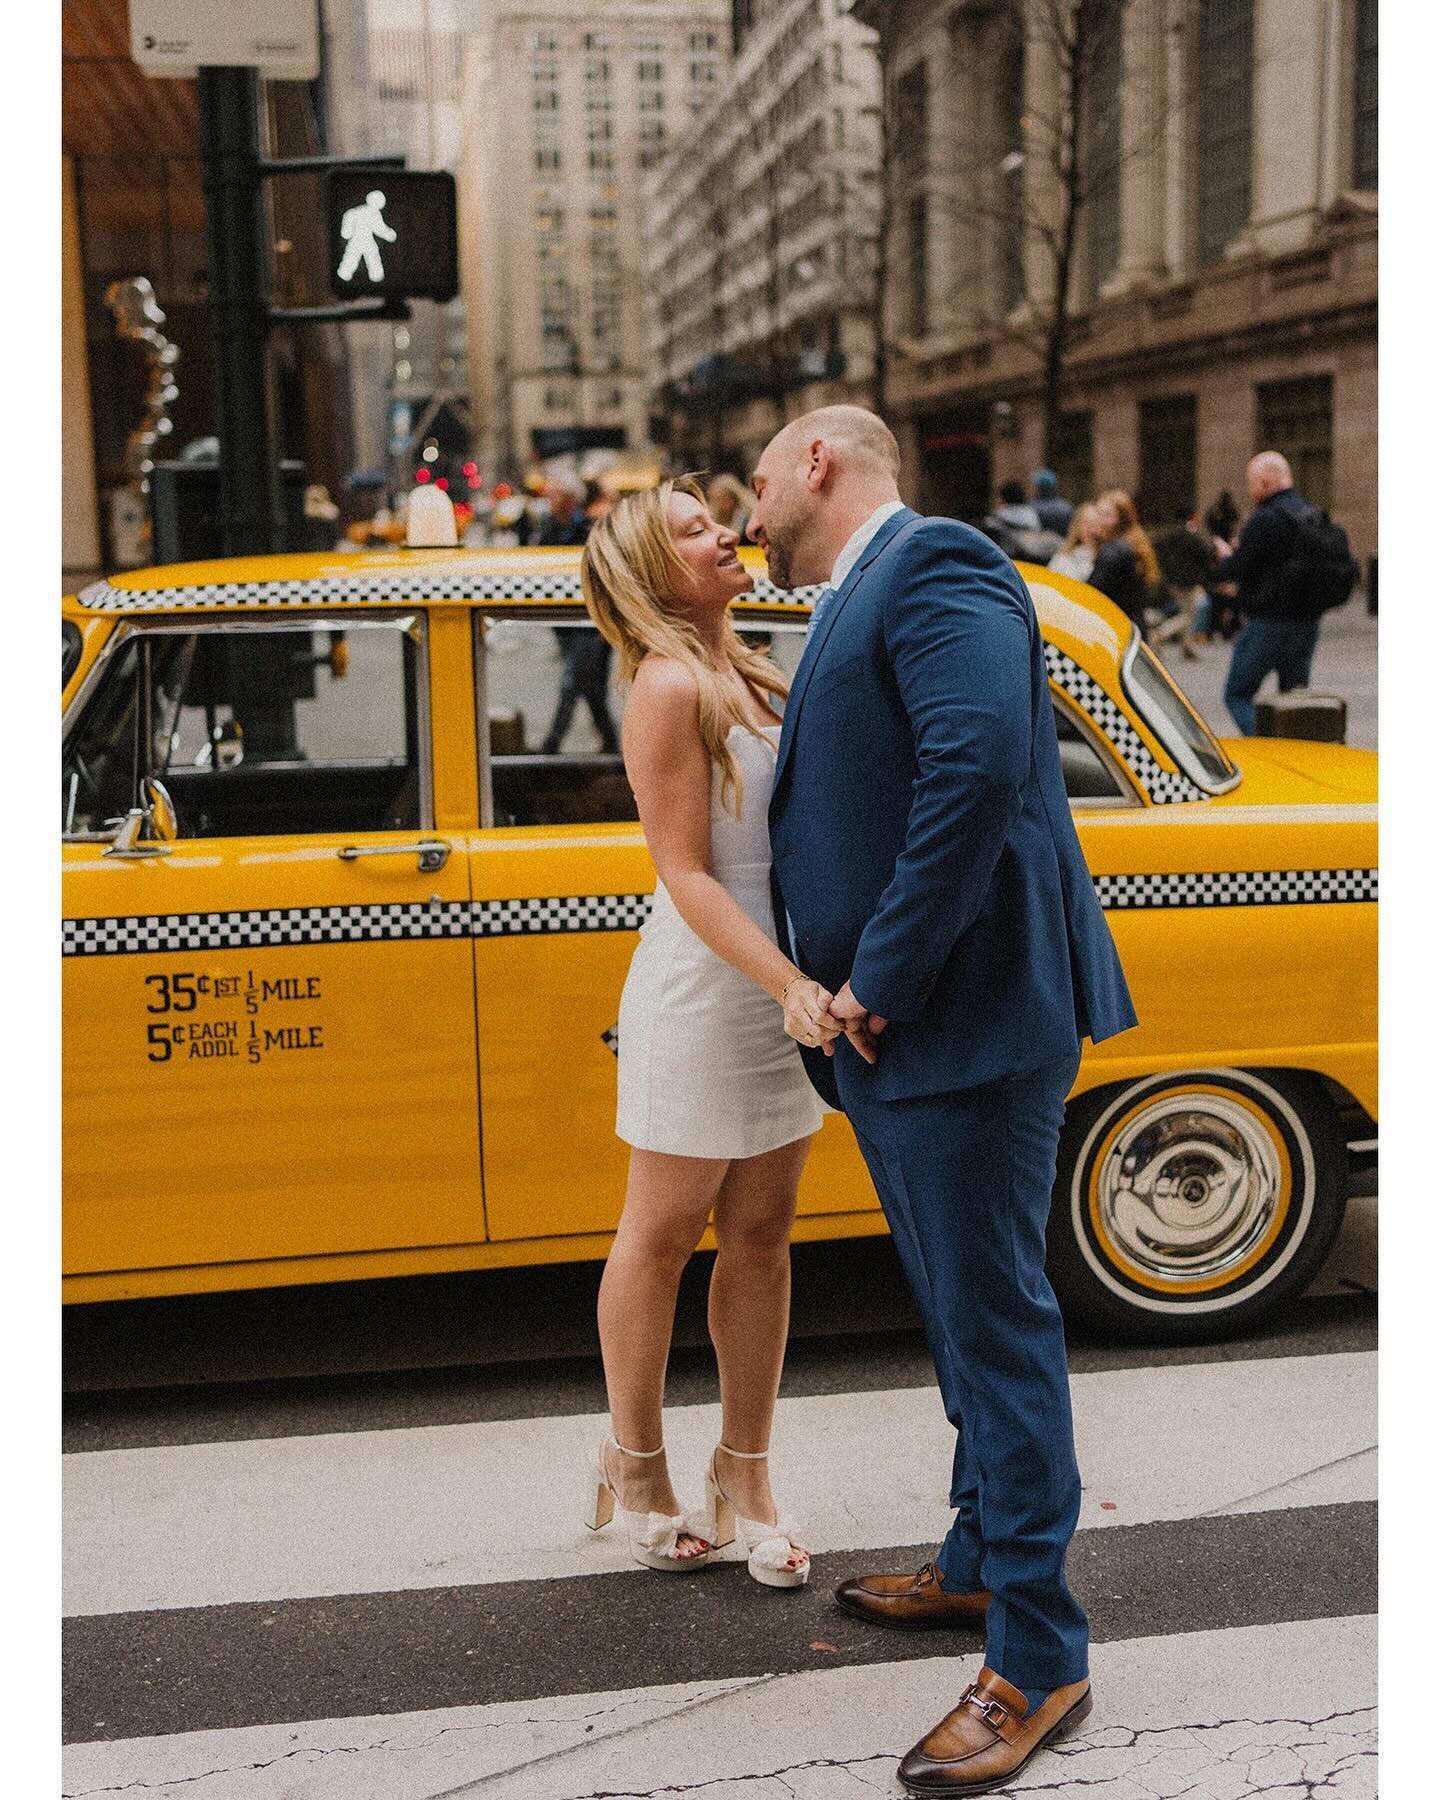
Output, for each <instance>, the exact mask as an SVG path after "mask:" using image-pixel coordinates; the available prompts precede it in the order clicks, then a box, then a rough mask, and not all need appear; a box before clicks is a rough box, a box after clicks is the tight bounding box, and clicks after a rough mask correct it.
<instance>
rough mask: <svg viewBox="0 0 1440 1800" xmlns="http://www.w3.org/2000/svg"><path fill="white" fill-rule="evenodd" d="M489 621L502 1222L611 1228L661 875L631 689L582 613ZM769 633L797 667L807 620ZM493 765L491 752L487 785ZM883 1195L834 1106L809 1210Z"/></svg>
mask: <svg viewBox="0 0 1440 1800" xmlns="http://www.w3.org/2000/svg"><path fill="white" fill-rule="evenodd" d="M479 630H480V632H481V636H482V638H483V642H481V643H478V644H477V651H476V654H477V666H478V668H479V669H480V670H481V697H482V716H484V715H485V714H488V719H489V726H488V736H489V750H490V754H489V757H488V777H489V780H488V792H482V805H483V806H484V807H485V808H486V811H485V813H484V815H483V816H485V818H486V819H487V826H486V828H485V829H482V830H481V831H480V832H478V833H477V834H476V835H475V836H474V838H473V839H472V841H471V845H470V854H471V865H472V871H473V873H472V880H471V885H472V889H473V892H474V920H475V925H474V929H475V934H476V937H475V1004H476V1014H477V1019H478V1023H479V1040H480V1067H481V1084H480V1085H481V1109H482V1110H481V1124H482V1132H481V1136H482V1140H483V1143H484V1158H485V1200H486V1215H487V1218H488V1221H489V1226H490V1235H491V1237H492V1238H495V1239H543V1238H553V1237H561V1236H563V1237H579V1236H587V1235H590V1234H596V1233H603V1232H610V1231H613V1230H614V1229H615V1226H616V1223H617V1222H618V1220H619V1217H620V1206H621V1202H622V1200H623V1198H624V1192H625V1174H626V1168H627V1165H628V1161H629V1149H628V1147H627V1146H626V1145H625V1144H623V1143H621V1142H620V1140H619V1139H618V1138H617V1137H616V1135H615V1078H616V1051H615V1043H616V1039H615V1027H616V1024H617V1020H618V1015H619V1007H620V990H621V988H622V987H623V986H624V985H625V975H626V972H627V970H628V969H629V966H630V958H631V956H632V954H633V953H634V949H635V945H636V942H637V941H638V932H639V928H640V926H641V924H642V923H643V922H644V920H645V917H646V915H647V913H648V911H649V905H650V897H651V895H652V894H653V892H654V887H655V870H654V866H653V864H652V863H651V861H650V856H649V853H648V851H647V850H646V848H645V840H644V837H643V835H642V834H641V830H640V826H639V824H638V822H637V821H636V815H635V803H634V796H633V795H632V794H631V792H630V786H629V783H628V782H627V781H626V779H625V771H624V767H623V765H622V763H621V761H620V758H619V756H618V755H615V754H611V753H607V752H606V751H605V750H604V749H603V748H602V745H603V744H604V742H605V740H606V739H607V737H609V736H610V735H611V733H612V732H613V731H615V730H618V726H619V720H620V713H621V695H620V693H619V691H618V690H617V688H616V686H615V683H614V680H613V663H612V660H611V658H610V657H609V655H608V654H607V653H606V651H607V647H606V646H605V645H604V643H603V640H602V639H600V637H599V634H598V633H597V632H595V631H594V630H593V629H591V628H590V627H589V626H587V625H585V624H582V623H580V622H579V621H578V620H577V619H576V618H575V615H573V614H572V615H570V621H569V622H565V621H562V620H560V619H556V620H554V621H550V622H546V621H543V620H539V619H536V618H534V617H533V616H531V617H529V618H495V619H487V620H481V621H480V624H479ZM766 636H767V637H768V638H769V639H770V648H771V650H772V653H773V654H774V655H775V657H776V660H777V661H779V662H780V663H781V664H782V666H783V667H785V668H787V669H789V670H791V671H792V672H793V670H794V667H795V664H796V663H797V662H798V661H799V657H800V651H801V648H802V646H803V642H804V624H803V621H796V622H795V623H794V624H785V623H778V622H777V624H776V626H775V627H774V629H773V631H767V633H766ZM592 701H593V704H592ZM597 710H598V711H599V713H600V716H599V717H598V718H597V716H596V715H597ZM557 740H558V742H557ZM486 773H487V770H486V763H485V760H484V759H482V768H481V776H482V789H483V787H484V784H485V777H486ZM878 1205H879V1202H878V1201H877V1199H876V1197H875V1191H874V1189H873V1188H872V1186H871V1185H870V1182H869V1179H868V1177H867V1175H866V1173H865V1168H864V1164H863V1162H862V1161H861V1158H860V1153H859V1150H858V1149H857V1147H856V1145H855V1139H854V1135H853V1133H852V1132H851V1130H850V1128H849V1126H848V1125H847V1124H846V1122H845V1121H844V1119H843V1118H841V1117H840V1116H839V1115H838V1114H837V1115H835V1116H833V1117H831V1118H829V1119H827V1120H826V1122H825V1125H824V1127H823V1129H822V1130H821V1133H820V1136H819V1139H818V1141H817V1143H816V1145H815V1148H814V1150H813V1151H812V1153H811V1156H810V1160H809V1162H808V1163H807V1165H806V1171H805V1177H804V1180H803V1182H802V1184H801V1190H800V1210H801V1211H802V1212H804V1213H809V1214H843V1213H854V1212H863V1211H873V1210H874V1209H876V1208H877V1207H878ZM602 1249H603V1245H599V1244H597V1246H596V1252H597V1254H598V1253H599V1252H600V1251H601V1250H602Z"/></svg>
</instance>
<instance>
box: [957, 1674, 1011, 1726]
mask: <svg viewBox="0 0 1440 1800" xmlns="http://www.w3.org/2000/svg"><path fill="white" fill-rule="evenodd" d="M967 1703H968V1704H969V1705H971V1706H973V1707H974V1708H975V1710H976V1711H977V1712H978V1713H979V1714H980V1717H981V1718H982V1719H983V1720H984V1721H985V1723H986V1724H987V1725H988V1726H989V1727H990V1729H991V1730H992V1731H999V1729H1000V1727H1001V1726H1002V1725H1003V1724H1004V1723H1005V1721H1006V1720H1007V1719H1008V1718H1009V1717H1010V1709H1009V1707H1008V1706H1002V1705H1001V1704H1000V1702H999V1701H998V1700H986V1699H984V1698H982V1697H981V1695H980V1694H978V1693H977V1692H976V1691H975V1688H974V1687H973V1685H972V1686H971V1687H968V1688H966V1690H965V1692H964V1693H963V1694H962V1695H961V1696H960V1704H961V1705H962V1706H964V1705H966V1704H967Z"/></svg>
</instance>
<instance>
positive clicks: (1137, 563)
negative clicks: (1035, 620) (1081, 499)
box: [1090, 488, 1160, 634]
mask: <svg viewBox="0 0 1440 1800" xmlns="http://www.w3.org/2000/svg"><path fill="white" fill-rule="evenodd" d="M1095 508H1096V512H1097V513H1098V515H1099V526H1100V547H1099V549H1098V550H1097V552H1096V555H1095V567H1094V568H1093V569H1092V570H1091V571H1090V585H1091V587H1095V588H1099V590H1100V592H1101V593H1102V594H1104V595H1105V596H1106V597H1107V599H1110V600H1113V601H1114V602H1115V604H1116V605H1117V606H1118V607H1119V608H1120V610H1121V612H1123V613H1124V614H1125V615H1126V616H1127V617H1128V618H1130V619H1132V620H1134V622H1135V624H1136V625H1138V626H1139V628H1140V630H1141V633H1142V634H1143V633H1144V632H1145V631H1146V629H1147V621H1146V617H1145V608H1146V607H1147V606H1148V605H1149V604H1150V601H1151V597H1152V595H1153V594H1154V592H1155V588H1156V586H1157V584H1158V583H1159V580H1160V565H1159V563H1158V562H1156V560H1155V550H1154V547H1153V545H1152V544H1151V542H1150V539H1149V537H1148V536H1147V535H1146V533H1145V530H1144V527H1143V526H1142V525H1141V523H1140V516H1139V514H1138V513H1137V512H1136V510H1135V502H1134V501H1133V500H1132V499H1131V498H1130V496H1129V494H1127V493H1126V492H1125V490H1124V489H1123V488H1110V489H1108V490H1107V491H1106V492H1105V493H1103V494H1102V495H1101V496H1100V498H1099V499H1098V500H1097V501H1096V502H1095Z"/></svg>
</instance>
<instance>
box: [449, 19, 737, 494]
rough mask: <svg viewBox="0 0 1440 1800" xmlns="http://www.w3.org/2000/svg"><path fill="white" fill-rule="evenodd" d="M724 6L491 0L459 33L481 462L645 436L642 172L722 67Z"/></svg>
mask: <svg viewBox="0 0 1440 1800" xmlns="http://www.w3.org/2000/svg"><path fill="white" fill-rule="evenodd" d="M729 11H730V9H729V5H728V0H491V4H490V6H489V8H488V10H487V11H486V12H485V13H484V14H483V15H482V16H481V17H480V19H479V20H478V22H477V28H476V29H474V30H473V31H472V32H471V34H470V35H468V36H467V37H466V39H465V42H464V62H463V68H462V73H461V130H462V142H461V149H460V158H459V165H458V177H459V184H460V219H461V224H460V269H461V286H462V292H463V297H464V301H465V311H466V322H467V329H468V333H469V359H470V395H471V402H472V408H473V416H474V419H475V423H476V442H477V446H478V448H479V450H480V455H481V461H482V466H483V467H484V469H485V471H486V473H487V474H488V473H490V472H491V471H514V470H516V469H519V468H523V466H524V465H525V464H526V463H527V462H528V461H530V460H531V459H532V458H535V457H542V458H543V457H546V456H549V455H555V454H560V453H564V452H566V451H571V450H573V451H578V452H582V453H583V452H584V451H585V450H587V449H602V448H615V449H620V448H637V447H639V446H642V445H644V444H645V443H646V442H647V441H648V439H649V436H650V431H649V413H648V407H647V393H648V387H649V382H648V379H647V375H648V371H647V358H646V342H645V335H644V320H643V308H642V290H643V285H644V279H645V277H644V256H643V247H642V240H641V232H642V219H641V201H640V194H641V179H642V175H643V174H644V172H645V171H646V170H647V169H649V168H651V167H652V166H653V165H654V164H655V162H656V161H657V159H658V158H659V157H660V156H661V155H663V153H664V151H665V149H666V147H667V145H668V144H669V143H670V142H671V141H672V140H673V139H674V137H675V136H676V135H677V134H678V133H679V132H681V131H682V130H683V129H684V128H685V126H686V124H687V122H688V121H689V120H690V119H691V118H693V117H694V116H695V115H696V114H697V113H699V112H701V111H703V110H704V109H705V107H706V106H707V104H708V103H709V100H710V98H711V96H712V95H713V94H714V93H715V92H716V90H717V88H718V86H719V84H720V82H721V80H722V79H723V76H724V73H725V70H726V67H727V65H728V62H729V53H730V17H729Z"/></svg>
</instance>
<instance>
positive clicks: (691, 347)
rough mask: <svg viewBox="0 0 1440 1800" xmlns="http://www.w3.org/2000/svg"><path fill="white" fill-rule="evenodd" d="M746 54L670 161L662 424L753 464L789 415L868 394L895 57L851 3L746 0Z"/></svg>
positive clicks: (702, 452) (663, 192)
mask: <svg viewBox="0 0 1440 1800" xmlns="http://www.w3.org/2000/svg"><path fill="white" fill-rule="evenodd" d="M732 33H733V37H732V41H733V44H734V50H735V58H734V62H733V64H732V66H731V68H730V70H729V73H728V76H727V78H726V79H725V80H724V81H723V82H722V83H721V84H720V86H719V87H718V89H717V91H716V92H715V95H714V97H713V100H712V102H711V104H710V105H709V106H708V107H707V108H706V109H705V110H704V111H702V112H701V113H699V114H698V115H697V116H696V117H695V118H694V119H693V120H692V121H691V123H690V126H689V128H688V130H687V131H686V132H685V133H684V134H683V135H682V136H680V137H679V138H677V139H676V140H675V142H674V143H673V144H672V145H671V147H670V149H669V152H668V154H667V155H666V156H665V158H664V159H663V160H662V161H661V162H660V163H659V164H658V166H657V167H656V169H655V170H654V171H653V175H652V178H651V180H650V183H649V188H648V201H647V207H646V230H645V255H646V262H645V287H646V303H647V319H648V331H649V343H650V361H651V371H652V378H653V382H654V392H653V409H654V412H655V414H656V428H657V436H659V437H661V438H662V439H663V441H664V442H665V443H666V444H667V445H668V448H669V451H670V454H671V457H672V460H674V461H676V462H678V463H683V464H686V465H689V466H692V467H693V466H699V465H704V466H707V467H711V468H727V467H728V468H732V469H734V470H736V471H737V472H744V471H746V470H747V469H748V468H749V466H750V465H751V464H752V463H753V461H754V458H755V456H756V455H757V454H758V452H759V450H760V449H761V448H762V447H763V446H764V443H765V441H766V439H767V438H768V437H769V436H770V435H771V433H772V432H773V431H774V430H775V429H776V427H777V425H779V424H780V423H783V421H784V420H785V419H786V418H790V417H794V416H796V415H797V414H798V413H799V412H801V411H803V410H805V409H806V408H807V407H810V406H814V405H819V404H822V403H824V402H826V401H829V400H832V399H839V398H852V397H857V398H868V396H869V382H870V375H871V365H872V356H873V349H874V327H875V320H874V314H873V301H872V296H873V293H874V279H875V242H876V237H877V231H878V223H879V214H878V195H879V180H878V171H879V154H878V151H879V140H878V135H877V121H876V109H877V106H878V102H879V69H878V64H877V62H876V60H875V54H874V48H873V34H872V33H871V32H870V31H869V30H868V29H867V28H866V27H864V26H862V25H861V24H860V23H859V21H858V20H857V19H855V18H854V17H853V16H852V14H851V12H850V8H849V0H737V3H736V4H735V6H734V7H733V16H732Z"/></svg>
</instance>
